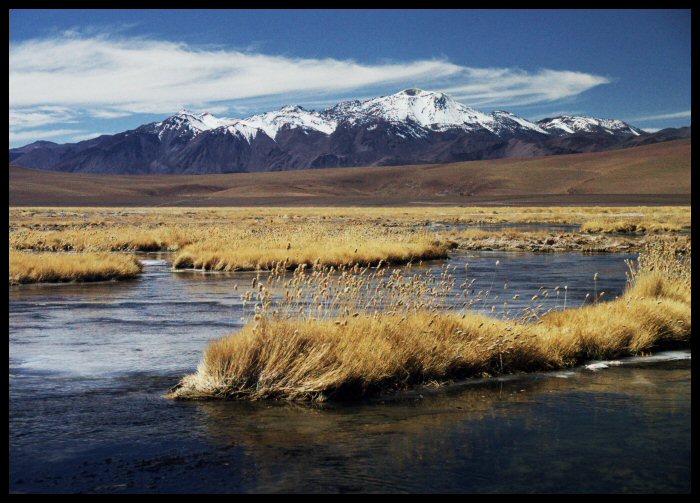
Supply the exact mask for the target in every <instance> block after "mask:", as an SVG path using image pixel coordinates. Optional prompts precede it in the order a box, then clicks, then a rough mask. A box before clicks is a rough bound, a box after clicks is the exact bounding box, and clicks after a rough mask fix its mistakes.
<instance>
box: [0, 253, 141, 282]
mask: <svg viewBox="0 0 700 503" xmlns="http://www.w3.org/2000/svg"><path fill="white" fill-rule="evenodd" d="M140 272H141V264H140V263H139V262H138V261H137V260H136V259H135V258H133V257H129V256H124V255H116V254H109V253H84V254H54V253H25V252H21V251H12V252H10V284H11V285H13V284H22V283H61V282H69V281H106V280H111V279H129V278H133V277H135V276H137V275H138V274H139V273H140Z"/></svg>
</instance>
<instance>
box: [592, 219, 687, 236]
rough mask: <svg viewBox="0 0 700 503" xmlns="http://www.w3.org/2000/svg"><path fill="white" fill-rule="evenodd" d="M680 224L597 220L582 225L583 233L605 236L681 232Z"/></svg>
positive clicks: (641, 220)
mask: <svg viewBox="0 0 700 503" xmlns="http://www.w3.org/2000/svg"><path fill="white" fill-rule="evenodd" d="M681 230H683V226H682V225H681V224H679V223H673V222H663V221H653V220H644V219H630V218H595V219H591V220H587V221H585V222H584V223H583V224H581V232H587V233H604V234H612V233H619V234H658V233H662V232H664V233H665V232H671V233H672V232H680V231H681Z"/></svg>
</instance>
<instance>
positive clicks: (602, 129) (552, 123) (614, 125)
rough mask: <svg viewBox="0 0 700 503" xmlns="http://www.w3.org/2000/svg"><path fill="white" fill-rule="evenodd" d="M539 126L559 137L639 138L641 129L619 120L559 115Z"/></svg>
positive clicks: (538, 123)
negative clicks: (625, 136) (604, 135)
mask: <svg viewBox="0 0 700 503" xmlns="http://www.w3.org/2000/svg"><path fill="white" fill-rule="evenodd" d="M537 125H538V126H540V127H541V128H542V129H544V130H546V131H548V132H549V133H551V134H555V135H558V136H563V135H568V134H575V133H582V132H583V133H591V132H594V133H607V134H610V135H629V136H639V135H640V134H642V133H643V131H642V130H641V129H638V128H636V127H634V126H630V125H629V124H627V123H626V122H623V121H621V120H618V119H601V118H597V117H589V116H586V115H559V116H557V117H547V118H545V119H541V120H539V121H537Z"/></svg>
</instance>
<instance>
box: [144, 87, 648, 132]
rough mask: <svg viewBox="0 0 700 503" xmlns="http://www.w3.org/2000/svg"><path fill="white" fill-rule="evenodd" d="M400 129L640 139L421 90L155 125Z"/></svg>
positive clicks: (607, 127)
mask: <svg viewBox="0 0 700 503" xmlns="http://www.w3.org/2000/svg"><path fill="white" fill-rule="evenodd" d="M382 121H384V122H387V123H389V124H391V125H394V126H400V129H401V131H400V134H399V132H396V134H397V135H398V136H400V137H402V138H405V134H408V135H410V136H413V137H425V136H427V135H428V134H430V133H431V132H444V131H448V130H453V129H459V130H462V131H465V132H475V131H487V132H490V133H492V134H494V135H496V136H498V137H508V136H512V135H517V134H519V133H537V134H541V135H548V136H550V135H555V136H564V135H569V134H574V133H577V132H604V133H608V134H611V135H634V136H638V135H639V134H641V130H639V129H637V128H634V127H632V126H630V125H628V124H626V123H624V122H622V121H620V120H612V119H597V118H594V117H583V116H560V117H554V118H547V119H542V120H540V121H538V122H537V123H533V122H530V121H528V120H526V119H523V118H522V117H518V116H517V115H515V114H513V113H511V112H506V111H501V110H498V111H495V112H493V113H491V114H486V113H483V112H480V111H478V110H475V109H473V108H470V107H468V106H466V105H463V104H462V103H459V102H457V101H455V100H454V99H452V98H451V97H449V96H447V95H446V94H443V93H440V92H433V91H424V90H422V89H406V90H404V91H401V92H398V93H396V94H392V95H389V96H381V97H379V98H373V99H369V100H366V101H359V100H353V101H343V102H341V103H338V104H337V105H334V106H332V107H330V108H328V109H326V110H324V111H322V112H316V111H314V110H305V109H304V108H302V107H299V106H285V107H283V108H281V109H280V110H277V111H272V112H267V113H263V114H258V115H253V116H251V117H248V118H245V119H227V118H217V117H214V116H213V115H211V114H209V113H203V114H196V113H192V112H190V111H187V110H182V111H180V112H179V113H177V114H175V115H173V116H172V117H169V118H168V119H166V120H164V121H163V122H158V123H155V124H153V127H155V129H156V130H157V131H158V136H159V138H162V135H163V134H164V133H165V131H168V130H173V131H176V132H177V133H178V134H179V135H185V136H190V137H194V136H197V135H199V134H201V133H202V132H204V131H211V130H216V129H219V128H221V130H222V131H224V132H227V133H229V134H231V135H233V136H238V137H241V138H243V139H245V140H246V141H247V142H248V143H250V142H252V141H253V140H254V139H255V138H256V137H257V136H258V134H260V133H261V132H262V133H265V134H266V135H267V136H268V137H270V138H271V139H272V140H275V139H276V137H277V135H278V134H279V132H280V131H281V130H284V129H296V128H301V129H303V130H305V131H317V132H319V133H322V134H325V135H330V134H332V133H333V132H334V131H335V130H336V129H337V128H338V126H339V125H340V124H342V123H344V124H347V125H349V126H352V127H354V126H358V125H360V126H365V128H366V130H368V131H371V130H374V129H376V128H377V124H378V123H379V122H382Z"/></svg>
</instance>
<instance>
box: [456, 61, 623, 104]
mask: <svg viewBox="0 0 700 503" xmlns="http://www.w3.org/2000/svg"><path fill="white" fill-rule="evenodd" d="M464 81H465V82H464V83H462V84H459V85H456V86H453V87H448V88H447V89H445V92H447V93H449V94H452V95H454V97H455V98H457V99H462V100H464V101H467V102H469V103H471V104H473V105H477V106H478V105H491V104H497V105H498V106H503V105H506V106H521V105H531V104H533V103H543V102H553V101H558V100H562V99H564V98H569V97H571V96H576V95H579V94H581V93H582V92H584V91H587V90H589V89H592V88H593V87H596V86H599V85H601V84H609V83H610V80H609V79H608V78H606V77H602V76H599V75H591V74H589V73H583V72H573V71H565V70H547V69H543V70H539V71H537V72H535V73H530V72H526V71H523V70H519V69H512V68H465V69H464Z"/></svg>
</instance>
